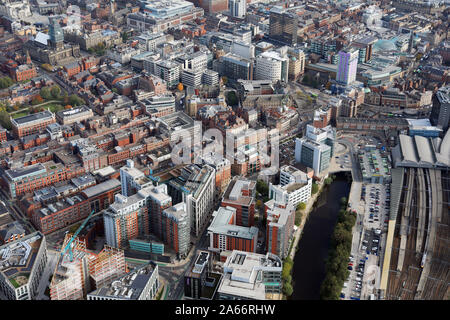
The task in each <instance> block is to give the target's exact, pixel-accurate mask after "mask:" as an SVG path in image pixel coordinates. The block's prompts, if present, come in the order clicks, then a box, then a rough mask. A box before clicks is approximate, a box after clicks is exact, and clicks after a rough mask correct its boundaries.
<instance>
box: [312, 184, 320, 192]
mask: <svg viewBox="0 0 450 320" xmlns="http://www.w3.org/2000/svg"><path fill="white" fill-rule="evenodd" d="M318 191H319V186H318V185H317V183H313V185H312V187H311V193H312V194H316V193H317V192H318Z"/></svg>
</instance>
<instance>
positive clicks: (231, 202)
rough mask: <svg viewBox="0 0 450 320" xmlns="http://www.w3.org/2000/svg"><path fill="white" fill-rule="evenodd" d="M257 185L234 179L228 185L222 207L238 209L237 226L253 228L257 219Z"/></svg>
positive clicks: (252, 182)
mask: <svg viewBox="0 0 450 320" xmlns="http://www.w3.org/2000/svg"><path fill="white" fill-rule="evenodd" d="M255 195H256V183H255V182H254V181H249V180H242V179H239V178H237V177H236V178H234V179H233V180H231V182H230V184H229V185H228V188H227V190H226V191H225V194H224V196H223V199H222V203H221V206H222V207H233V208H235V209H236V225H238V226H244V227H251V226H253V225H254V217H255V201H254V199H255Z"/></svg>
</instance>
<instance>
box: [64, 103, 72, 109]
mask: <svg viewBox="0 0 450 320" xmlns="http://www.w3.org/2000/svg"><path fill="white" fill-rule="evenodd" d="M64 109H72V106H71V105H70V104H66V105H65V106H64Z"/></svg>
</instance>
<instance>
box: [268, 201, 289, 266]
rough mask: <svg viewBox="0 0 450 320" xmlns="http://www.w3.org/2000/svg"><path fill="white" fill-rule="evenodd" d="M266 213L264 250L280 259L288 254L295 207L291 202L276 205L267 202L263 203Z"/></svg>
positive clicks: (272, 202)
mask: <svg viewBox="0 0 450 320" xmlns="http://www.w3.org/2000/svg"><path fill="white" fill-rule="evenodd" d="M265 211H266V213H267V222H266V223H267V225H266V250H267V251H268V252H271V253H273V254H275V255H277V256H279V257H280V258H281V259H284V258H285V257H286V256H287V255H288V252H289V242H290V239H291V237H292V234H293V233H294V224H295V205H294V203H292V202H288V203H287V204H286V203H277V202H276V201H275V200H269V201H268V202H266V203H265Z"/></svg>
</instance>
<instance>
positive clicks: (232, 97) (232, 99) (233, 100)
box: [227, 91, 239, 106]
mask: <svg viewBox="0 0 450 320" xmlns="http://www.w3.org/2000/svg"><path fill="white" fill-rule="evenodd" d="M238 102H239V101H238V98H237V96H236V92H234V91H229V92H228V94H227V104H228V105H230V106H237V105H238Z"/></svg>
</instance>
